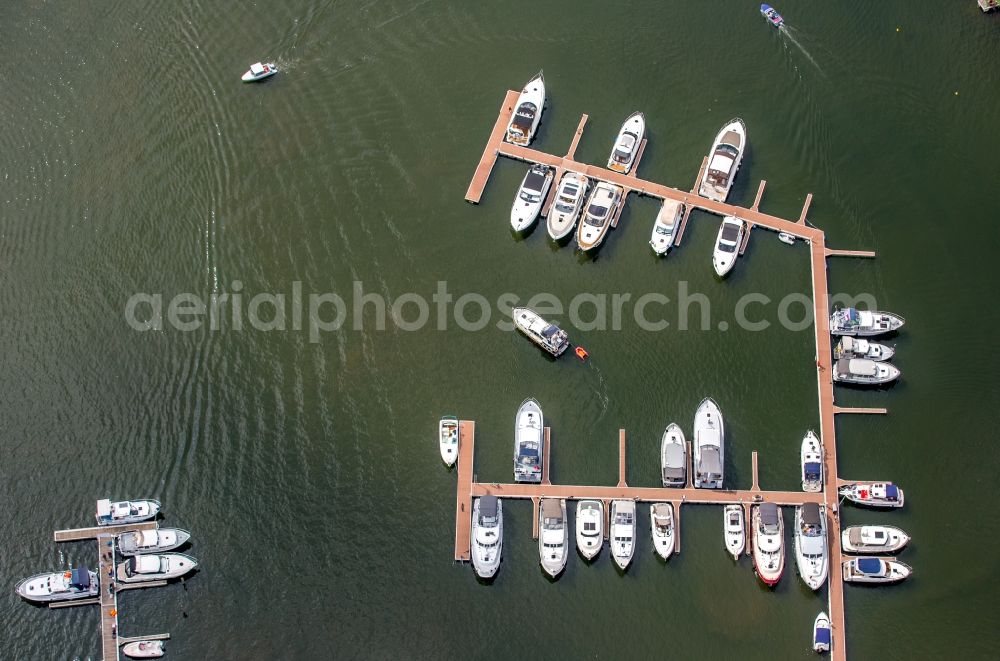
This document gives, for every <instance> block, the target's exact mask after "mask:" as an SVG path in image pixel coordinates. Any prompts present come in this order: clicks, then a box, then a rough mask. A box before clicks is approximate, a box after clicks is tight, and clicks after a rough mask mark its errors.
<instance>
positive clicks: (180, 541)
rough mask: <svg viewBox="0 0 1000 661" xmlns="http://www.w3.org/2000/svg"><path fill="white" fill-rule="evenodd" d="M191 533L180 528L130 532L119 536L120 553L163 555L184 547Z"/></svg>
mask: <svg viewBox="0 0 1000 661" xmlns="http://www.w3.org/2000/svg"><path fill="white" fill-rule="evenodd" d="M189 539H191V533H189V532H188V531H187V530H181V529H180V528H158V529H156V530H130V531H129V532H126V533H122V534H121V535H118V552H119V553H121V554H122V555H141V554H143V553H161V552H163V551H172V550H174V549H175V548H178V547H180V546H183V545H184V544H185V543H186V542H187V541H188V540H189Z"/></svg>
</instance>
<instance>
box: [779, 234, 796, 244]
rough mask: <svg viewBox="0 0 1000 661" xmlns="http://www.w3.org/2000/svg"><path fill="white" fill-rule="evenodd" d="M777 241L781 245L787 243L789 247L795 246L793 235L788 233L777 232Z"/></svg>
mask: <svg viewBox="0 0 1000 661" xmlns="http://www.w3.org/2000/svg"><path fill="white" fill-rule="evenodd" d="M778 241H781V242H782V243H787V244H788V245H790V246H794V245H795V235H794V234H789V233H788V232H778Z"/></svg>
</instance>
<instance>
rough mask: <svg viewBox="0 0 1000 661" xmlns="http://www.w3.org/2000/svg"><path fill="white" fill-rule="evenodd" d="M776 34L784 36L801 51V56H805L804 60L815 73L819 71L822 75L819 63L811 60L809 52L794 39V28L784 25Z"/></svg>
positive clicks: (813, 59)
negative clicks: (811, 66)
mask: <svg viewBox="0 0 1000 661" xmlns="http://www.w3.org/2000/svg"><path fill="white" fill-rule="evenodd" d="M778 32H779V33H781V34H783V35H784V36H786V37H787V38H788V41H790V42H791V43H792V44H793V45H794V46H795V47H796V48H798V49H799V50H800V51H802V54H803V55H805V56H806V59H807V60H809V62H810V63H811V64H812V65H813V66H814V67H816V70H817V71H819V72H820V73H823V69H822V67H820V66H819V62H817V61H816V59H815V58H813V56H812V55H811V54H810V53H809V51H808V50H806V47H805V46H803V45H802V44H801V43H800V42H799V40H798V39H796V38H795V32H796V30H795V29H794V28H791V27H789V26H788V25H785V26H784V27H783V28H781V29H780V30H778Z"/></svg>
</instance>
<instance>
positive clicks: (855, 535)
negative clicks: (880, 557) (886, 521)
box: [840, 526, 910, 553]
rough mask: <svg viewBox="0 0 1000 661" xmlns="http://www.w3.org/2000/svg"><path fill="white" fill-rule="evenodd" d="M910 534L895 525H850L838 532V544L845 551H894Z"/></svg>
mask: <svg viewBox="0 0 1000 661" xmlns="http://www.w3.org/2000/svg"><path fill="white" fill-rule="evenodd" d="M909 541H910V536H909V535H907V534H906V533H905V532H903V531H902V530H900V529H899V528H897V527H895V526H850V527H848V528H845V529H844V530H842V531H841V533H840V545H841V547H842V548H843V549H844V551H845V552H847V553H896V552H897V551H901V550H903V547H905V546H906V545H907V543H909Z"/></svg>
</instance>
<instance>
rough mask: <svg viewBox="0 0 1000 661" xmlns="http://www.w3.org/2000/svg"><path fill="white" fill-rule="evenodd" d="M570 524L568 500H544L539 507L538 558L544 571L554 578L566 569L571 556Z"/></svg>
mask: <svg viewBox="0 0 1000 661" xmlns="http://www.w3.org/2000/svg"><path fill="white" fill-rule="evenodd" d="M568 549H569V523H568V522H567V521H566V500H565V499H559V498H542V502H541V504H540V505H539V507H538V557H539V559H540V560H541V563H542V569H544V570H545V573H547V574H548V575H549V576H551V577H552V578H555V577H556V576H558V575H559V573H560V572H561V571H562V570H563V569H565V568H566V557H567V556H568V555H569V554H568V553H567V550H568Z"/></svg>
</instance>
